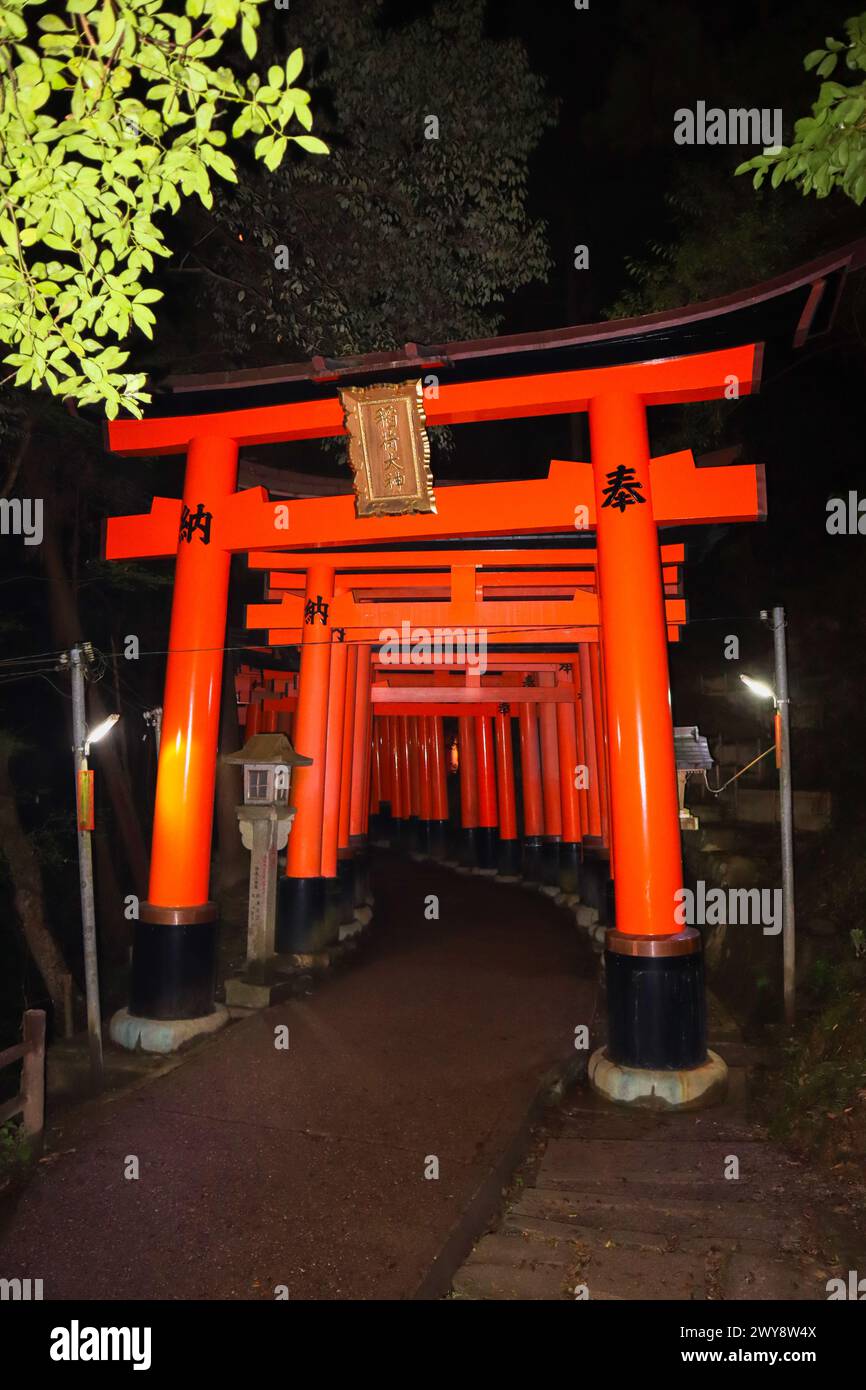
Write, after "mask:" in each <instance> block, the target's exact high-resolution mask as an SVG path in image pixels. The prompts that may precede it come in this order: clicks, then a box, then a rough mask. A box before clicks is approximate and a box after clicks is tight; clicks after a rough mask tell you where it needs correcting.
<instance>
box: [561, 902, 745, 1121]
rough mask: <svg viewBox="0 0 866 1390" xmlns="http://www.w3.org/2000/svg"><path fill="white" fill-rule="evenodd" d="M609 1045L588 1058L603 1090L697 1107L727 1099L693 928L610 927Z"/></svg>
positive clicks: (613, 1095) (617, 1096) (629, 1098)
mask: <svg viewBox="0 0 866 1390" xmlns="http://www.w3.org/2000/svg"><path fill="white" fill-rule="evenodd" d="M605 946H606V949H605V977H606V982H607V1015H608V1043H607V1047H605V1048H602V1049H600V1050H599V1051H598V1052H595V1053H594V1054H593V1056H592V1058H591V1059H590V1064H589V1079H590V1082H591V1084H592V1086H593V1089H594V1090H596V1091H597V1092H598V1093H599V1094H600V1095H603V1096H605V1097H606V1098H607V1099H608V1100H614V1101H618V1102H620V1103H622V1104H630V1105H639V1106H644V1107H649V1108H658V1109H673V1108H677V1109H682V1108H685V1109H692V1108H696V1107H698V1106H702V1105H709V1104H712V1103H714V1102H716V1101H718V1100H720V1099H721V1098H722V1096H723V1095H724V1093H725V1090H726V1088H727V1067H726V1066H725V1063H724V1062H723V1061H722V1059H721V1057H718V1056H717V1055H716V1054H715V1053H714V1052H709V1051H708V1050H707V1017H706V1002H705V997H706V996H705V987H704V958H703V946H702V942H701V937H700V933H699V932H697V931H695V929H694V927H687V928H686V929H685V930H684V931H681V932H677V933H676V934H674V935H668V936H628V935H626V934H625V933H623V932H618V931H614V930H610V931H608V933H607V939H606V943H605Z"/></svg>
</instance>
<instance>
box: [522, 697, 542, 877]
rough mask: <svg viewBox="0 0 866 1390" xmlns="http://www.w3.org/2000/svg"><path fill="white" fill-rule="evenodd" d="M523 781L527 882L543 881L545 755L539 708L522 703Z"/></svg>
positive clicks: (523, 866)
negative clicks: (542, 760)
mask: <svg viewBox="0 0 866 1390" xmlns="http://www.w3.org/2000/svg"><path fill="white" fill-rule="evenodd" d="M518 718H519V721H520V777H521V789H522V795H523V858H522V870H523V874H524V877H525V878H528V879H532V880H538V879H539V878H540V877H541V869H542V865H541V847H542V837H543V835H544V803H543V798H542V792H541V754H540V750H539V746H538V715H537V706H536V705H534V704H530V703H529V701H528V700H526V701H521V704H520V712H519V715H518Z"/></svg>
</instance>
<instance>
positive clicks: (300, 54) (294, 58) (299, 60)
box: [286, 48, 304, 87]
mask: <svg viewBox="0 0 866 1390" xmlns="http://www.w3.org/2000/svg"><path fill="white" fill-rule="evenodd" d="M303 66H304V50H303V49H302V48H296V49H294V51H293V52H292V53H290V54H289V56H288V58H287V59H286V86H287V87H291V85H292V83H293V82H294V80H295V78H296V77H298V76H299V75H300V72H301V69H302V68H303Z"/></svg>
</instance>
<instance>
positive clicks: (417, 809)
mask: <svg viewBox="0 0 866 1390" xmlns="http://www.w3.org/2000/svg"><path fill="white" fill-rule="evenodd" d="M406 745H407V748H408V750H409V796H410V806H411V815H412V816H413V817H414V818H415V819H420V817H421V719H420V718H419V717H418V716H417V715H414V714H408V715H407V716H406Z"/></svg>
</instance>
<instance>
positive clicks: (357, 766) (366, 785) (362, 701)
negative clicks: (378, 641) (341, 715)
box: [349, 642, 383, 840]
mask: <svg viewBox="0 0 866 1390" xmlns="http://www.w3.org/2000/svg"><path fill="white" fill-rule="evenodd" d="M370 658H371V653H370V647H369V644H368V643H366V642H363V643H361V644H360V645H359V646H358V648H357V657H356V661H355V720H354V727H353V733H352V791H351V809H350V812H349V837H350V840H356V839H359V838H363V837H364V836H366V834H367V821H368V816H369V808H370V806H371V805H372V806H373V808H374V810H375V811H377V812H378V810H379V802H380V800H381V799H382V793H381V790H380V788H381V782H380V776H379V755H380V749H381V731H382V722H383V721H381V720H376V721H374V720H373V707H372V705H371V703H370ZM371 781H372V783H373V790H372V793H371V791H370V783H371Z"/></svg>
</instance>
